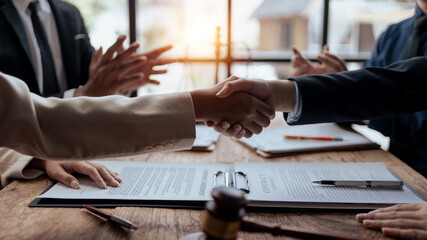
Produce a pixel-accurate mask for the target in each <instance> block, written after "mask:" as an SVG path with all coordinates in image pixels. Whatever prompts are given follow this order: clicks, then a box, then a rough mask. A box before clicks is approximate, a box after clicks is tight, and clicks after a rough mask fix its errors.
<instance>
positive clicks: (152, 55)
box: [144, 45, 173, 58]
mask: <svg viewBox="0 0 427 240" xmlns="http://www.w3.org/2000/svg"><path fill="white" fill-rule="evenodd" d="M172 47H173V46H172V45H167V46H164V47H160V48H156V49H154V50H152V51H150V52H147V53H145V54H144V55H146V56H147V57H149V58H156V57H158V56H160V55H161V54H162V53H164V52H166V51H169V50H171V49H172Z"/></svg>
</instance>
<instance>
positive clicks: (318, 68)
mask: <svg viewBox="0 0 427 240" xmlns="http://www.w3.org/2000/svg"><path fill="white" fill-rule="evenodd" d="M292 52H293V53H294V56H293V57H292V60H291V65H292V68H293V69H294V73H293V76H303V75H318V74H325V73H336V72H341V71H347V66H346V64H345V61H344V60H342V59H341V58H339V57H337V56H336V55H333V54H331V53H329V47H328V45H325V46H324V47H323V50H322V54H321V55H319V56H317V61H319V62H320V64H317V63H313V62H311V61H310V60H308V59H306V58H304V57H303V56H302V55H301V53H300V52H299V51H298V49H296V48H292Z"/></svg>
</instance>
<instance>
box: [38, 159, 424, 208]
mask: <svg viewBox="0 0 427 240" xmlns="http://www.w3.org/2000/svg"><path fill="white" fill-rule="evenodd" d="M99 163H101V164H103V165H105V166H106V167H108V168H109V169H111V170H113V171H116V172H118V173H119V176H120V177H121V178H122V179H123V182H122V183H121V184H120V186H119V187H117V188H113V187H108V189H100V188H98V187H97V186H96V184H95V183H94V182H93V181H92V180H90V179H89V178H87V177H81V178H79V182H80V189H72V188H69V187H67V186H65V185H63V184H61V183H56V184H55V185H54V186H53V187H51V188H50V189H48V190H47V191H46V192H44V193H43V194H41V195H39V196H38V197H37V198H36V199H35V201H34V202H33V203H32V204H30V206H78V205H79V204H80V205H81V204H87V203H90V204H92V205H97V203H100V206H105V205H108V206H109V205H111V206H127V205H128V206H162V205H163V204H164V205H165V206H168V207H186V206H187V207H192V206H193V207H195V206H199V207H200V206H203V205H204V203H205V202H206V201H209V200H211V196H210V193H211V190H212V189H213V188H214V187H216V186H221V185H227V186H229V187H236V188H238V189H241V190H242V191H244V192H246V198H247V199H248V200H249V204H248V206H250V207H269V208H274V207H280V208H284V207H289V208H330V209H375V208H379V207H384V206H390V205H393V204H397V203H421V202H424V199H423V197H421V196H419V195H418V194H417V193H416V192H414V191H413V190H412V189H411V188H410V187H409V186H408V185H407V184H405V186H404V187H403V188H402V189H380V188H367V187H335V186H322V185H317V184H313V183H312V181H316V180H325V179H340V180H397V178H396V177H395V176H394V175H393V174H392V173H391V172H390V171H389V170H388V169H387V167H386V166H385V165H384V164H383V163H301V162H278V163H264V162H263V163H235V164H234V165H233V166H230V165H225V164H181V163H147V162H110V161H105V162H99Z"/></svg>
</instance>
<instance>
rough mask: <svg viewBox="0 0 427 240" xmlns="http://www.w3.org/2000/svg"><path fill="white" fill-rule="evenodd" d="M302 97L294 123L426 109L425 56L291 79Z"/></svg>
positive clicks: (372, 116)
mask: <svg viewBox="0 0 427 240" xmlns="http://www.w3.org/2000/svg"><path fill="white" fill-rule="evenodd" d="M292 80H294V81H295V82H296V83H297V84H298V88H299V90H300V93H301V97H302V114H301V117H300V118H299V120H298V121H297V122H296V123H293V124H294V125H297V124H309V123H322V122H340V121H355V120H364V119H375V118H379V117H388V116H395V115H399V114H406V113H411V112H416V111H420V110H425V109H427V95H426V91H427V57H418V58H413V59H410V60H405V61H400V62H397V63H395V64H392V65H389V66H387V67H386V68H379V67H370V68H364V69H360V70H356V71H348V72H340V73H335V74H325V75H318V76H302V77H295V78H292Z"/></svg>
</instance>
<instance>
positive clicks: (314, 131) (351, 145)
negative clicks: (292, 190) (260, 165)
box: [240, 123, 379, 157]
mask: <svg viewBox="0 0 427 240" xmlns="http://www.w3.org/2000/svg"><path fill="white" fill-rule="evenodd" d="M285 135H298V136H311V137H324V136H329V137H337V138H345V139H346V141H319V140H294V139H285ZM240 141H241V142H243V143H244V144H246V145H248V146H249V147H251V148H253V149H255V150H256V151H257V153H258V154H259V155H261V156H263V157H275V156H282V155H289V154H294V153H303V152H314V151H326V150H354V149H365V148H366V149H367V148H378V147H379V146H378V144H376V143H374V142H372V141H370V140H369V139H367V138H366V137H364V136H362V135H360V134H358V133H356V132H351V131H348V130H345V129H343V128H341V127H339V126H338V125H336V124H335V123H324V124H312V125H301V126H287V127H275V128H267V129H264V131H263V132H262V133H261V134H259V135H254V136H253V137H251V138H242V139H240Z"/></svg>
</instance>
